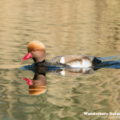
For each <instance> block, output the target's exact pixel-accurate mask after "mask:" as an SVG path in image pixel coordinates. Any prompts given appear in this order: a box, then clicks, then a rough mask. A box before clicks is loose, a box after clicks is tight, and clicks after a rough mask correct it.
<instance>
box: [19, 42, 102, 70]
mask: <svg viewBox="0 0 120 120" xmlns="http://www.w3.org/2000/svg"><path fill="white" fill-rule="evenodd" d="M27 49H28V53H27V54H26V55H25V57H24V58H22V59H21V61H23V60H27V59H29V58H32V59H33V60H34V62H35V63H36V64H40V63H42V64H46V65H47V66H57V65H58V66H62V67H72V68H76V67H77V68H78V67H79V68H93V67H94V66H96V65H98V64H100V63H101V62H102V61H101V60H99V59H98V58H97V57H93V56H85V55H61V56H57V57H55V58H53V59H52V60H50V61H48V62H46V61H45V57H46V50H45V45H44V44H43V43H42V42H40V41H32V42H30V43H29V44H28V46H27Z"/></svg>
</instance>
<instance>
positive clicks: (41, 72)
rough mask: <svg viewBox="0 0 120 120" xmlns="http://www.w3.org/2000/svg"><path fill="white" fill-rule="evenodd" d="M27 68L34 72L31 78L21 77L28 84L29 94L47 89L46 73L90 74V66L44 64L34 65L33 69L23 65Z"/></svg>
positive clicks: (65, 74)
mask: <svg viewBox="0 0 120 120" xmlns="http://www.w3.org/2000/svg"><path fill="white" fill-rule="evenodd" d="M24 67H25V68H27V70H32V71H34V72H35V75H34V77H33V79H28V78H22V79H23V80H25V81H26V82H27V84H28V85H29V94H30V95H40V94H42V93H45V92H46V90H47V81H46V74H47V73H53V74H55V75H60V76H80V75H82V74H92V73H93V69H92V68H76V69H75V68H74V69H72V68H56V69H55V68H54V67H49V68H48V67H45V66H41V67H40V66H34V69H33V68H32V69H31V67H30V66H24Z"/></svg>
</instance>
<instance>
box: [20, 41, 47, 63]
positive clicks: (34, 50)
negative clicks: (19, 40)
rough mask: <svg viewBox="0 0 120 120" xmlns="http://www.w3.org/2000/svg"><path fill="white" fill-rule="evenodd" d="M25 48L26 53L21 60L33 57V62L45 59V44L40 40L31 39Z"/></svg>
mask: <svg viewBox="0 0 120 120" xmlns="http://www.w3.org/2000/svg"><path fill="white" fill-rule="evenodd" d="M27 49H28V53H27V54H26V55H25V57H24V58H22V59H21V61H23V60H27V59H29V58H33V60H34V62H36V63H38V62H42V61H44V60H45V56H46V51H45V46H44V44H43V43H42V42H39V41H32V42H30V43H29V44H28V47H27Z"/></svg>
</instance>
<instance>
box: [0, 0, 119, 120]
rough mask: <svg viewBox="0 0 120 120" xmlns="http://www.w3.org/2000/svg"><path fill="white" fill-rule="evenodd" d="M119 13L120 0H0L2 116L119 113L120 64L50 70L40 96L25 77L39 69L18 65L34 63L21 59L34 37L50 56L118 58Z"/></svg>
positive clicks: (69, 118)
mask: <svg viewBox="0 0 120 120" xmlns="http://www.w3.org/2000/svg"><path fill="white" fill-rule="evenodd" d="M119 13H120V1H119V0H86V1H83V0H69V1H68V0H62V1H55V0H44V1H43V0H25V1H20V0H17V1H14V0H13V1H8V0H5V1H0V45H1V46H0V56H1V59H0V74H1V81H0V91H1V92H0V108H1V110H0V120H33V119H34V120H39V119H42V120H80V119H81V120H86V119H92V120H96V119H99V120H100V119H102V120H103V118H101V116H100V115H98V116H97V115H95V116H92V115H91V116H86V115H84V112H102V113H103V112H106V113H108V112H118V113H119V112H120V107H119V106H120V88H119V85H120V78H119V77H120V75H119V74H120V72H119V68H118V69H115V68H117V66H119V64H117V65H115V66H114V67H113V66H112V67H108V68H102V69H98V70H96V71H94V72H93V74H82V75H80V76H60V75H56V74H53V73H47V74H46V82H47V83H46V85H45V86H46V91H45V92H44V93H43V94H40V95H36V96H34V95H29V86H28V84H27V83H26V81H25V80H23V79H22V77H24V78H28V79H33V77H34V74H35V73H34V72H32V71H30V70H20V68H21V67H23V66H25V65H31V64H32V63H33V61H32V60H31V59H29V60H27V61H22V62H21V61H20V60H21V58H23V57H24V55H25V54H26V53H27V49H26V47H27V44H28V43H29V42H30V41H32V40H39V41H41V42H43V43H44V44H45V46H46V52H47V55H46V60H50V59H52V58H53V57H56V56H59V55H69V54H70V55H72V54H73V55H79V54H83V55H89V56H96V57H100V58H102V60H107V61H108V60H110V61H118V62H119V61H120V59H119V55H120V14H119ZM109 57H110V58H109ZM107 117H108V116H107ZM104 119H109V118H104ZM114 119H116V120H117V119H119V118H117V117H116V118H114Z"/></svg>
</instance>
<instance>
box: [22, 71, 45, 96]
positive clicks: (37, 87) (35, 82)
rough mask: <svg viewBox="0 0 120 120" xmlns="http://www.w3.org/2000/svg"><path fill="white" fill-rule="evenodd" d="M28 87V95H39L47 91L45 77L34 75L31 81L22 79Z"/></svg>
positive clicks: (41, 74)
mask: <svg viewBox="0 0 120 120" xmlns="http://www.w3.org/2000/svg"><path fill="white" fill-rule="evenodd" d="M22 79H23V80H25V81H27V84H28V85H29V94H30V95H40V94H42V93H45V92H46V90H47V87H46V85H47V82H46V76H45V74H44V73H35V75H34V78H33V79H27V78H22Z"/></svg>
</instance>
